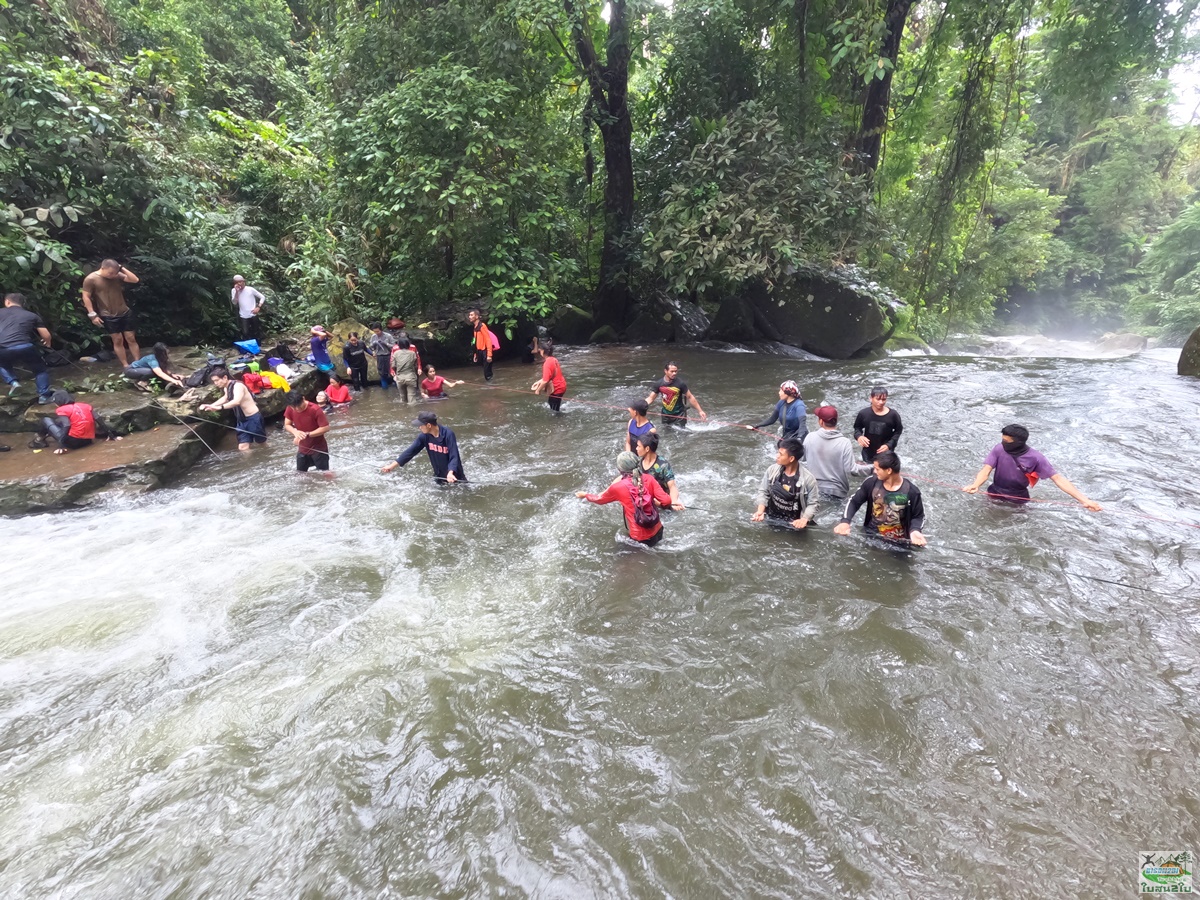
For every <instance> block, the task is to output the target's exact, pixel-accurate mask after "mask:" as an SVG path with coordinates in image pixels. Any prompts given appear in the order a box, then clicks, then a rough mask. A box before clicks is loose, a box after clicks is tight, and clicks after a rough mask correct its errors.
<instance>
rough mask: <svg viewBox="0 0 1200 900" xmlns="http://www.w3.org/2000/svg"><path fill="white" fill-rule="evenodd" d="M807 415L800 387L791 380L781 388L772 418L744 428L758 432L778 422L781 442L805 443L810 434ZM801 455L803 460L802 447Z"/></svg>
mask: <svg viewBox="0 0 1200 900" xmlns="http://www.w3.org/2000/svg"><path fill="white" fill-rule="evenodd" d="M807 415H808V411H807V410H806V409H805V408H804V401H803V400H801V399H800V386H799V385H798V384H796V382H794V381H792V380H791V379H789V380H787V381H785V382H784V383H783V384H781V385H780V386H779V402H778V403H776V404H775V409H774V410H772V411H771V416H770V418H768V419H766V420H765V421H762V422H759V423H758V424H757V425H743V426H742V427H743V428H748V429H754V430H755V431H758V430H760V429H763V428H768V427H770V426H771V425H774V424H775V423H776V422H778V423H779V439H780V440H781V441H782V440H786V439H787V438H797V439H799V440H801V441H803V440H804V436H805V435H806V434H808V422H807V421H805V416H807ZM800 454H801V458H803V456H804V449H803V447H801V450H800Z"/></svg>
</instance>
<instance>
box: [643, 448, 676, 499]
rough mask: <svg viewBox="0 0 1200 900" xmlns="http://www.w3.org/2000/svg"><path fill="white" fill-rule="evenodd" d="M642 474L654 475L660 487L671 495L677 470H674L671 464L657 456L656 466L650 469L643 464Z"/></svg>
mask: <svg viewBox="0 0 1200 900" xmlns="http://www.w3.org/2000/svg"><path fill="white" fill-rule="evenodd" d="M642 472H643V473H644V474H646V475H653V476H654V480H655V481H657V482H658V484H659V486H660V487H661V488H662V489H663V490H664V491H666V492H667V493H668V495H669V494H670V493H671V487H670V485H671V482H672V481H674V480H675V470H674V469H672V468H671V464H670V463H669V462H667V461H666V460H665V459H663V458H662V457H661V456H656V457H655V459H654V465H652V466H651V467H650V468H648V469H647V468H646V466H645V464H644V463H643V464H642Z"/></svg>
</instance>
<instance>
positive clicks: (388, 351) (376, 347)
mask: <svg viewBox="0 0 1200 900" xmlns="http://www.w3.org/2000/svg"><path fill="white" fill-rule="evenodd" d="M395 346H396V339H395V338H394V337H392V336H391V335H390V334H388V333H387V332H386V331H383V332H380V333H379V334H372V335H371V339H370V340H368V341H367V352H368V353H371V354H372V355H374V357H375V366H376V368H378V369H379V386H380V387H381V388H386V387H388V385H390V384H391V383H392V348H393V347H395Z"/></svg>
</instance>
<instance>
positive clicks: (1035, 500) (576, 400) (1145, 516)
mask: <svg viewBox="0 0 1200 900" xmlns="http://www.w3.org/2000/svg"><path fill="white" fill-rule="evenodd" d="M463 384H464V385H465V386H467V387H473V388H478V389H488V390H497V391H508V392H510V393H514V394H525V395H527V396H531V397H538V396H540V394H535V393H534V392H533V391H525V390H521V389H519V388H508V387H503V386H501V385H493V384H478V383H476V382H470V381H464V382H463ZM564 399H565V398H564ZM571 402H572V403H582V404H585V405H588V406H595V407H599V408H602V409H618V410H627V409H628V407H625V406H617V405H615V404H612V403H601V402H599V401H596V400H584V399H580V398H576V397H572V398H571ZM706 421H707V422H708V423H709V424H711V425H717V426H719V427H723V428H741V429H743V430H746V431H756V432H758V433H759V434H762V435H766V436H767V437H769V438H771V439H773V440H774V439H776V438H777V437H778V436H777V435H776V434H774V433H772V432H770V431H764V430H763V429H761V428H755V427H754V426H753V425H743V424H741V423H740V422H725V421H721V420H719V419H712V418H709V419H707V420H706ZM904 475H905V477H907V478H911V479H912V480H913V481H924V482H926V483H928V484H935V485H938V486H939V487H944V488H949V489H950V490H953V491H954V492H955V493H957V494H959V495H961V496H963V497H977V498H978V499H981V500H986V499H988V498H989V497H990V498H993V499H999V500H1015V501H1020V502H1028V503H1041V504H1045V505H1050V506H1064V507H1069V508H1071V509H1079V508H1081V504H1079V503H1078V502H1074V501H1072V502H1067V501H1065V500H1048V499H1040V498H1037V497H1017V496H1013V495H1009V494H997V493H987V494H983V495H979V494H967V493H965V492H964V491H963V490H962V489H961V486H959V485H956V484H949V483H947V482H944V481H938V480H937V479H936V478H927V477H925V476H922V475H914V474H912V473H911V472H905V473H904ZM1104 511H1105V512H1109V513H1110V514H1112V515H1116V514H1117V513H1115V512H1113V511H1111V510H1104ZM1120 514H1121V515H1125V516H1130V517H1131V518H1137V519H1146V520H1148V521H1151V522H1161V523H1163V524H1165V525H1182V526H1183V527H1185V528H1196V529H1200V524H1196V523H1193V522H1185V521H1183V520H1181V519H1165V518H1162V517H1160V516H1152V515H1149V514H1148V513H1139V512H1132V511H1130V510H1121V513H1120Z"/></svg>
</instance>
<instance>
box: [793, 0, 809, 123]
mask: <svg viewBox="0 0 1200 900" xmlns="http://www.w3.org/2000/svg"><path fill="white" fill-rule="evenodd" d="M808 5H809V0H795V2H794V3H793V5H792V18H793V19H794V22H793V25H794V27H795V29H796V88H797V90H796V114H797V118H798V120H799V125H800V131H801V133H803V131H804V126H805V125H806V124H807V122H808V106H809V104H808Z"/></svg>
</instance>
